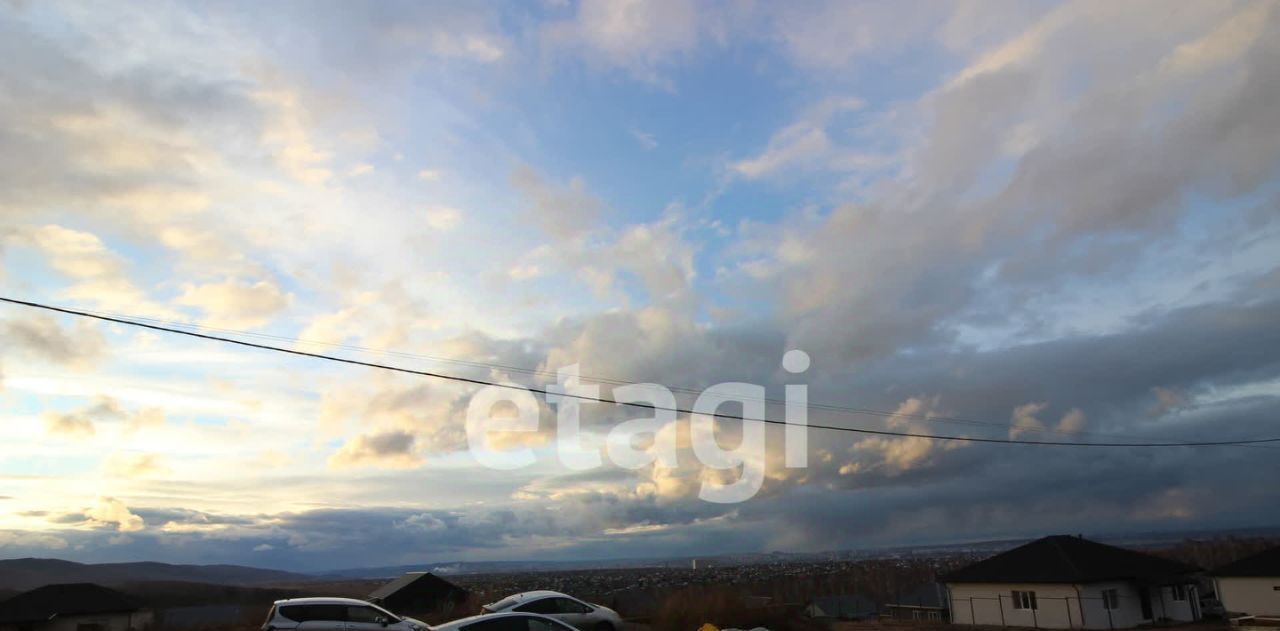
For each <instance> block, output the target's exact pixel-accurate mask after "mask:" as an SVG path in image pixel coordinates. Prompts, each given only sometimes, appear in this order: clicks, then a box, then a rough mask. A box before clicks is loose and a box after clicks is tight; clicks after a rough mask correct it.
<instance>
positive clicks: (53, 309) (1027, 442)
mask: <svg viewBox="0 0 1280 631" xmlns="http://www.w3.org/2000/svg"><path fill="white" fill-rule="evenodd" d="M0 302H7V303H9V304H14V305H21V306H24V307H31V308H34V309H42V310H45V311H51V312H54V313H62V314H65V315H72V316H77V317H82V318H91V319H94V320H100V321H103V322H114V323H116V324H123V325H126V326H132V327H138V328H143V329H150V330H152V331H160V332H163V333H172V334H175V335H185V336H187V337H193V338H198V339H203V340H209V341H214V342H222V343H224V344H234V345H237V346H243V347H247V348H256V349H259V350H265V351H274V352H277V353H285V354H289V355H294V356H298V357H308V358H311V359H319V360H324V361H330V362H335V363H341V364H348V365H352V366H363V367H365V368H376V369H379V370H387V371H391V372H398V373H404V374H409V375H417V376H420V377H430V378H433V379H441V380H446V381H454V382H458V383H466V384H471V385H477V386H492V387H496V388H506V389H511V390H525V391H528V392H533V393H537V394H541V395H543V396H547V395H548V394H551V395H554V396H560V397H566V398H573V399H579V400H582V401H588V402H592V403H611V404H614V405H625V406H630V407H636V408H642V409H646V410H654V409H656V410H662V411H667V412H674V413H676V414H685V415H692V414H694V413H695V412H694V411H693V410H692V409H689V408H684V407H679V406H675V407H665V406H653V405H649V404H646V403H636V402H630V401H617V400H614V399H608V398H602V397H593V396H587V395H580V394H571V393H549V392H547V390H546V389H544V388H536V387H525V386H521V385H517V384H510V383H501V382H497V381H492V380H488V379H477V378H472V377H464V376H461V375H450V374H445V373H439V372H432V371H426V370H415V369H412V368H402V367H399V366H390V365H387V364H378V363H374V362H366V361H360V360H357V359H350V358H346V357H336V356H333V355H325V354H323V353H312V352H308V351H301V350H297V349H292V348H284V347H281V346H272V345H270V344H260V343H257V342H248V341H245V340H237V339H233V338H229V337H222V336H218V335H210V334H207V333H197V332H195V331H184V330H182V329H179V328H174V327H170V326H161V325H158V324H148V323H146V322H140V321H136V320H131V319H126V318H120V317H114V316H108V315H102V314H97V313H92V312H89V311H80V310H76V309H69V308H66V307H58V306H55V305H50V304H44V303H39V302H30V301H26V300H17V299H15V298H8V297H4V296H0ZM716 416H718V417H722V418H727V419H731V420H740V421H759V422H763V423H767V424H770V425H783V426H793V425H795V426H803V427H807V428H810V429H820V430H827V431H834V432H851V433H857V434H867V435H873V436H893V437H898V438H922V439H928V440H940V441H956V442H968V443H994V444H1006V445H1041V446H1053V447H1144V448H1153V447H1220V446H1235V445H1257V444H1263V443H1280V437H1277V438H1254V439H1244V440H1218V441H1190V442H1096V443H1081V442H1073V441H1051V440H1013V439H1004V438H978V437H972V436H948V435H941V434H923V433H917V432H896V431H890V430H878V429H869V428H865V427H841V426H837V425H823V424H812V423H806V424H803V425H801V424H796V423H788V422H786V421H785V420H778V419H770V418H759V419H757V418H746V417H744V416H742V415H740V414H722V413H716Z"/></svg>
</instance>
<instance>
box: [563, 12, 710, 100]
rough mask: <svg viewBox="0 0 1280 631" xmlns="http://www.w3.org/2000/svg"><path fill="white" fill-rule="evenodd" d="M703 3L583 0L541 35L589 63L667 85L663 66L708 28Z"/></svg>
mask: <svg viewBox="0 0 1280 631" xmlns="http://www.w3.org/2000/svg"><path fill="white" fill-rule="evenodd" d="M701 7H702V5H700V4H699V3H697V2H693V1H692V0H656V1H649V2H646V1H642V0H617V1H611V0H583V1H582V2H580V3H578V5H577V11H576V14H575V15H574V16H573V18H572V19H568V20H562V21H558V22H552V23H550V24H547V25H545V26H544V27H543V38H544V40H545V41H547V42H548V43H549V44H550V45H551V46H552V47H553V48H564V49H568V50H571V51H574V52H576V53H578V54H579V59H581V60H582V61H583V62H585V63H586V64H588V65H595V66H604V67H606V68H609V67H617V68H622V69H623V70H625V71H627V72H628V73H630V74H631V75H632V76H633V77H635V78H637V79H639V80H642V81H646V82H650V83H654V84H659V85H664V86H668V87H669V86H670V83H669V81H668V80H667V79H665V78H664V77H662V75H661V69H662V68H663V67H665V66H667V65H668V64H671V63H673V62H674V61H676V60H679V59H681V58H684V57H687V56H689V55H690V54H692V53H693V52H694V51H695V50H696V49H697V47H698V45H699V43H700V41H699V40H700V38H701V36H702V30H703V29H704V28H705V27H706V24H705V20H704V19H703V18H702V17H701V16H700V15H699V11H700V10H701Z"/></svg>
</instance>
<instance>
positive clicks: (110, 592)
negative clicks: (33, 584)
mask: <svg viewBox="0 0 1280 631" xmlns="http://www.w3.org/2000/svg"><path fill="white" fill-rule="evenodd" d="M138 609H139V606H138V603H137V602H136V601H134V600H133V599H132V598H130V597H129V596H126V595H125V594H123V593H120V592H118V591H116V590H114V589H108V588H106V587H103V586H101V585H95V584H93V583H65V584H62V585H45V586H44V587H37V588H36V589H33V590H31V591H29V592H23V593H21V594H18V595H17V596H14V597H13V598H10V599H9V600H6V601H4V602H3V603H0V622H35V621H39V620H48V619H49V618H51V617H53V616H72V615H79V614H91V613H116V612H119V613H124V612H129V611H137V610H138Z"/></svg>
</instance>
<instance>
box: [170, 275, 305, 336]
mask: <svg viewBox="0 0 1280 631" xmlns="http://www.w3.org/2000/svg"><path fill="white" fill-rule="evenodd" d="M292 301H293V295H292V294H288V293H285V292H283V291H281V290H280V288H279V287H278V286H276V284H275V283H273V282H270V281H267V280H259V281H257V282H251V281H241V280H239V279H235V278H228V279H226V280H224V281H222V282H219V283H206V284H203V285H192V284H188V285H186V286H185V287H184V288H183V291H182V295H180V296H179V297H178V298H177V300H176V302H177V303H178V304H183V305H189V306H192V307H196V308H198V309H200V310H201V311H204V313H205V317H204V319H203V320H202V322H203V323H204V324H207V325H209V326H214V327H223V328H230V329H251V328H257V327H260V326H263V325H265V324H267V323H268V322H270V321H271V320H272V319H273V318H274V317H275V316H276V314H278V313H279V312H281V311H283V310H284V309H286V308H288V306H289V304H290V303H291V302H292Z"/></svg>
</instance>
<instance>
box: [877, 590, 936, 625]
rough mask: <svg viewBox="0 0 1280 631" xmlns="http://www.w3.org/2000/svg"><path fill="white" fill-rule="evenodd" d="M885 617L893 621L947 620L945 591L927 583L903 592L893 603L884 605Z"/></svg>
mask: <svg viewBox="0 0 1280 631" xmlns="http://www.w3.org/2000/svg"><path fill="white" fill-rule="evenodd" d="M884 612H885V615H886V616H888V617H889V618H892V619H894V620H933V621H945V620H946V619H947V598H946V590H944V589H943V587H942V586H941V585H939V584H937V583H927V584H925V585H921V586H919V587H916V588H915V589H909V590H906V591H904V592H903V593H902V594H900V595H899V596H898V597H896V598H894V599H893V602H890V603H885V605H884Z"/></svg>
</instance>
